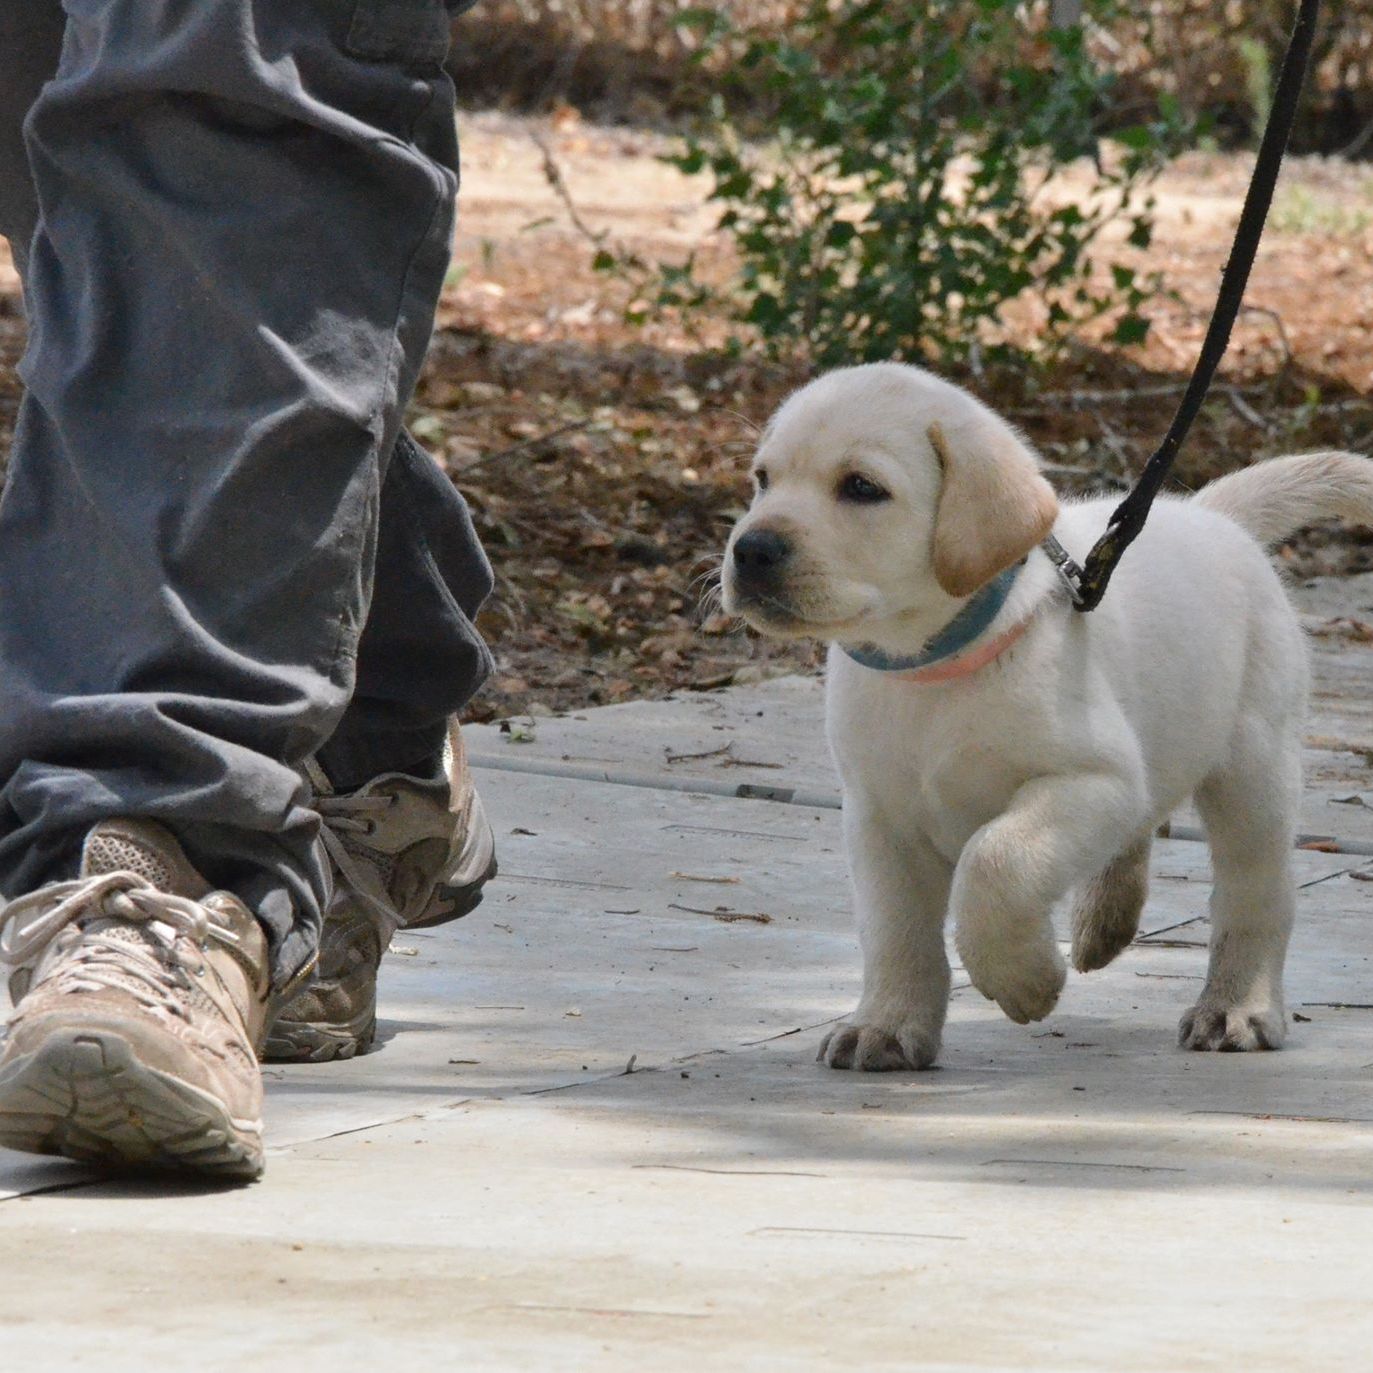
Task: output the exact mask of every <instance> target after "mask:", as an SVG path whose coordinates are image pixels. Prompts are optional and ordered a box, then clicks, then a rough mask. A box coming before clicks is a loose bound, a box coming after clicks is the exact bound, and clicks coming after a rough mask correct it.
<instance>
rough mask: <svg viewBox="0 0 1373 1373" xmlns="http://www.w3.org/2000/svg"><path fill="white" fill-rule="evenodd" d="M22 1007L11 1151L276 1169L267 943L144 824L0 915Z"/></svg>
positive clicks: (233, 1170)
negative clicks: (270, 1129)
mask: <svg viewBox="0 0 1373 1373" xmlns="http://www.w3.org/2000/svg"><path fill="white" fill-rule="evenodd" d="M0 962H3V963H4V964H5V965H7V967H8V968H9V971H10V977H9V987H10V995H11V997H12V999H13V1001H14V1003H15V1010H14V1012H13V1014H12V1015H11V1017H10V1020H9V1024H8V1026H7V1028H6V1031H5V1036H4V1041H3V1049H0V1145H5V1146H6V1147H8V1148H10V1149H22V1150H25V1151H27V1152H29V1153H35V1154H65V1155H66V1156H67V1157H68V1158H74V1159H81V1160H83V1161H85V1162H90V1163H98V1164H103V1165H106V1166H109V1167H117V1168H130V1169H139V1170H148V1169H157V1170H168V1169H171V1170H179V1171H188V1172H195V1173H208V1174H212V1175H215V1176H220V1177H226V1178H253V1177H256V1176H257V1175H258V1174H259V1173H260V1172H261V1171H262V1079H261V1074H260V1073H259V1071H258V1065H257V1053H256V1048H257V1044H258V1042H259V1040H260V1038H261V1035H262V1032H263V1028H264V1025H265V1022H266V1018H267V1009H266V1008H267V997H268V987H269V984H268V973H267V940H266V937H265V936H264V934H263V932H262V929H261V927H260V926H259V925H258V923H257V921H256V920H255V919H254V918H253V916H252V915H251V914H250V913H249V911H248V909H247V907H245V906H244V905H243V903H242V902H241V901H239V899H238V898H237V897H236V896H232V895H230V894H229V893H228V892H222V891H211V889H210V885H209V883H207V882H206V881H205V879H204V878H203V877H201V875H200V874H199V873H198V872H197V871H196V870H195V869H194V868H193V867H192V866H191V864H190V862H189V861H188V860H187V858H186V855H185V854H184V853H183V852H182V850H181V846H180V845H179V844H178V843H177V841H176V840H175V839H174V838H173V837H172V836H171V835H170V834H169V833H168V832H167V831H166V830H165V829H163V828H162V827H161V826H160V825H156V824H153V823H152V822H150V821H145V820H110V821H106V822H105V823H103V824H100V825H97V826H96V827H95V828H94V829H93V830H91V832H90V834H89V835H87V837H86V843H85V846H84V848H83V850H82V860H81V875H80V876H79V877H77V878H76V879H75V880H73V881H70V882H55V883H52V884H51V885H50V886H46V887H41V888H40V889H39V890H38V891H35V892H31V893H29V894H28V895H26V896H21V897H19V898H18V899H17V900H14V901H11V902H10V903H9V904H8V905H7V906H4V907H3V908H2V909H0Z"/></svg>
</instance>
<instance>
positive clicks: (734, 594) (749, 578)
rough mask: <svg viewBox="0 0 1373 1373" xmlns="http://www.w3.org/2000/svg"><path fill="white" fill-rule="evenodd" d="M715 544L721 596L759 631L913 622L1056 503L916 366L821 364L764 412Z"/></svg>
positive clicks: (1010, 440) (934, 610)
mask: <svg viewBox="0 0 1373 1373" xmlns="http://www.w3.org/2000/svg"><path fill="white" fill-rule="evenodd" d="M753 474H754V482H755V495H754V499H753V504H752V505H751V506H750V508H749V510H748V512H747V513H746V514H745V515H744V517H743V518H742V519H741V520H740V521H739V523H738V524H737V525H736V526H735V528H734V531H733V533H732V534H731V535H730V540H729V546H728V548H727V549H726V551H725V563H724V572H723V586H724V604H725V608H726V609H727V610H728V611H730V612H731V613H732V614H737V615H741V616H743V618H744V619H746V620H747V621H748V622H749V623H750V624H752V625H753V626H754V627H755V628H756V629H759V630H761V631H763V632H764V633H768V634H773V635H777V636H781V637H787V638H801V637H808V638H824V639H834V640H838V641H840V642H850V643H853V642H864V641H872V642H880V641H882V640H883V639H888V638H890V636H891V633H892V632H893V629H894V627H896V628H898V629H899V627H904V628H905V629H907V630H912V631H917V632H922V633H923V632H924V631H927V630H929V631H932V630H933V629H935V628H937V627H938V625H939V624H940V623H942V622H943V620H945V619H947V618H948V614H949V608H950V604H951V602H953V601H956V600H958V599H961V598H963V597H966V596H970V595H971V594H972V593H973V592H974V591H976V590H977V589H978V588H979V587H980V586H982V585H983V584H985V583H986V582H988V581H990V580H991V579H992V578H993V577H995V576H996V574H997V573H998V572H1001V571H1002V570H1003V569H1005V568H1007V567H1010V566H1012V565H1013V564H1014V563H1016V562H1018V561H1019V560H1020V559H1021V558H1023V557H1024V556H1025V554H1026V553H1028V552H1029V551H1030V549H1032V548H1034V547H1035V545H1036V544H1038V543H1039V542H1040V541H1041V540H1042V539H1043V538H1044V537H1045V535H1046V534H1048V532H1049V530H1050V529H1051V528H1052V527H1053V523H1054V518H1055V516H1056V515H1057V512H1058V502H1057V499H1056V498H1055V496H1054V492H1053V489H1052V488H1051V487H1050V486H1049V484H1048V483H1047V482H1046V481H1045V480H1044V478H1043V477H1042V476H1041V475H1040V473H1039V469H1038V463H1037V461H1036V459H1035V457H1034V455H1033V454H1032V453H1031V451H1030V450H1029V448H1028V447H1027V446H1026V445H1025V443H1024V442H1023V441H1022V440H1021V439H1020V438H1019V437H1018V436H1017V435H1016V433H1015V431H1014V430H1013V429H1011V427H1010V426H1009V425H1008V424H1006V423H1005V422H1004V421H1003V420H1001V419H1000V418H998V417H997V416H996V415H995V414H993V413H992V411H990V410H988V409H987V407H986V406H984V405H982V404H981V403H980V402H979V401H976V400H974V399H973V397H972V396H970V395H968V393H967V392H966V391H963V390H961V389H960V388H959V387H957V386H954V385H952V384H951V383H949V382H946V381H942V380H940V379H939V378H938V377H935V376H932V375H931V374H930V373H928V372H925V371H922V370H921V369H920V368H917V367H906V366H903V365H900V364H897V363H877V364H873V365H871V366H866V367H850V368H845V369H843V370H841V371H837V372H831V373H829V374H828V375H826V376H823V377H821V378H819V379H818V380H817V381H814V382H812V383H811V384H810V385H809V386H806V387H804V388H803V389H802V390H800V391H798V392H797V393H796V394H795V395H794V396H792V397H791V398H790V399H789V400H788V401H787V402H786V403H785V404H784V405H783V406H782V407H781V409H780V410H778V412H777V413H776V415H774V416H773V418H772V420H771V422H770V423H769V425H768V428H767V430H766V431H765V433H764V435H763V440H762V443H761V444H760V445H759V448H758V453H757V456H756V457H755V459H754V465H753Z"/></svg>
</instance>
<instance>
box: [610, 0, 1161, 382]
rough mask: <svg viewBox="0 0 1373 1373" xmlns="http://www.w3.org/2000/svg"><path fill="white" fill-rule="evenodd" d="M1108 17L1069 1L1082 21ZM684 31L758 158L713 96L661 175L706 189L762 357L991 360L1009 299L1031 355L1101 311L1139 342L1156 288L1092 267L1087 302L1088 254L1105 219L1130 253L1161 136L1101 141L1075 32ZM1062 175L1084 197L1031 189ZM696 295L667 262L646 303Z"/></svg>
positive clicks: (966, 21) (910, 24)
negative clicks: (759, 101) (1023, 321)
mask: <svg viewBox="0 0 1373 1373" xmlns="http://www.w3.org/2000/svg"><path fill="white" fill-rule="evenodd" d="M1110 8H1111V6H1110V4H1108V3H1106V0H1087V4H1086V5H1085V10H1086V20H1085V22H1086V23H1087V24H1093V23H1098V22H1101V21H1103V20H1105V19H1106V18H1108V17H1109V16H1108V13H1107V12H1108V10H1109V9H1110ZM684 18H685V21H686V22H688V23H690V24H693V25H694V26H696V27H697V29H698V30H699V32H700V35H701V41H700V48H699V52H700V54H701V57H702V59H703V60H711V59H718V55H719V50H720V49H721V47H722V46H724V47H727V48H728V49H729V50H730V52H731V53H732V55H733V64H732V79H733V80H736V81H740V82H746V83H749V85H750V86H751V87H752V88H753V89H754V90H755V91H756V92H758V93H760V94H761V95H763V96H764V97H765V98H764V101H763V106H764V109H765V117H764V119H763V120H762V124H763V126H765V127H766V128H767V130H768V131H769V136H768V137H767V138H766V139H765V140H760V141H750V140H748V139H746V138H745V137H744V135H743V133H742V132H741V130H740V129H739V127H738V126H737V125H736V123H735V122H734V119H733V118H732V117H731V116H730V114H729V113H728V112H727V111H728V108H729V104H728V102H727V101H726V100H725V99H724V98H718V99H717V100H716V101H715V103H714V106H713V111H712V114H711V116H710V118H709V119H708V120H707V121H706V122H705V123H704V124H703V126H702V127H701V128H700V129H699V130H698V131H696V132H695V133H693V134H692V135H691V136H689V137H688V138H687V139H686V141H685V145H684V147H683V148H682V149H681V151H680V153H679V154H677V155H676V156H675V157H674V158H672V159H671V160H672V161H674V162H675V163H676V165H677V166H678V167H680V168H681V169H682V170H683V171H686V172H693V173H694V172H702V171H704V172H708V173H709V174H710V175H711V176H712V177H713V189H712V191H711V199H712V200H713V201H715V202H716V203H717V204H718V205H719V207H720V210H721V214H720V219H719V226H720V228H721V229H723V230H724V231H725V232H726V233H727V234H728V235H729V237H730V238H731V240H732V241H733V244H734V246H735V248H736V250H737V253H738V256H739V259H740V265H741V276H740V280H739V282H738V283H737V290H736V291H732V292H731V293H730V295H729V296H728V298H727V299H728V303H729V305H730V307H731V308H732V310H733V311H734V313H735V314H736V316H737V318H739V319H740V320H742V321H743V322H745V323H746V324H749V325H752V326H753V327H754V328H755V329H756V330H757V332H758V334H759V335H760V336H761V337H762V339H763V340H765V341H766V343H767V344H768V345H770V346H771V347H772V348H773V350H775V351H788V352H790V351H796V350H798V349H799V350H800V351H802V352H803V353H804V354H807V355H808V356H810V357H811V358H812V359H813V360H814V361H815V362H817V363H819V364H822V365H829V364H833V363H836V362H840V361H856V360H863V359H874V358H887V357H909V358H912V359H916V358H922V357H923V358H929V359H933V360H936V361H941V362H948V361H950V360H956V359H958V358H959V357H961V356H963V355H965V354H966V353H967V352H968V350H969V349H970V348H972V347H973V346H974V345H975V344H976V345H977V346H979V347H982V348H985V349H986V350H988V351H989V352H990V351H993V350H997V349H999V348H1002V347H1004V339H1003V337H1002V332H1001V330H999V329H998V327H997V325H998V321H999V319H1000V316H1001V313H1002V311H1003V309H1004V307H1005V306H1006V304H1007V303H1008V302H1010V301H1013V300H1015V299H1016V298H1017V297H1018V296H1021V295H1022V294H1023V293H1025V292H1031V291H1033V292H1035V293H1037V294H1038V295H1040V296H1042V297H1043V299H1044V300H1045V302H1046V305H1047V319H1048V330H1047V333H1046V335H1045V337H1044V339H1043V344H1044V345H1045V346H1052V345H1053V344H1054V343H1056V342H1058V341H1061V339H1062V338H1063V337H1064V336H1065V334H1066V332H1067V331H1068V330H1069V329H1070V328H1071V327H1072V326H1074V325H1077V324H1080V323H1081V322H1083V321H1084V320H1085V319H1087V318H1090V317H1095V316H1099V315H1101V314H1102V313H1103V312H1106V311H1110V310H1118V311H1119V317H1118V319H1117V320H1116V322H1115V338H1116V339H1117V340H1118V341H1121V342H1134V341H1138V340H1140V339H1142V338H1143V337H1144V334H1145V332H1146V329H1147V322H1146V321H1145V320H1144V318H1143V317H1142V316H1141V314H1140V313H1139V311H1140V307H1141V305H1143V304H1144V302H1145V301H1146V300H1148V299H1149V297H1150V296H1151V294H1152V293H1153V292H1154V291H1155V290H1156V288H1157V282H1156V281H1155V280H1154V279H1153V278H1152V277H1149V276H1146V275H1142V274H1139V273H1137V272H1136V271H1135V269H1134V268H1132V267H1130V266H1128V265H1125V264H1123V263H1114V264H1110V271H1109V275H1108V278H1107V279H1108V280H1109V285H1107V286H1106V287H1105V288H1101V287H1097V286H1094V285H1093V284H1092V254H1091V252H1090V251H1089V250H1091V249H1092V248H1093V246H1094V245H1095V244H1097V242H1098V240H1099V239H1100V237H1101V234H1102V231H1103V230H1104V229H1105V228H1106V227H1107V226H1108V225H1109V224H1111V223H1113V222H1115V221H1117V220H1121V219H1123V220H1124V223H1125V228H1126V239H1127V241H1128V242H1129V243H1130V244H1131V245H1133V246H1135V247H1137V248H1143V247H1147V246H1148V243H1149V239H1150V234H1151V229H1152V201H1151V200H1150V199H1149V198H1148V196H1147V194H1146V193H1145V192H1146V187H1147V184H1148V182H1149V181H1150V179H1151V178H1152V177H1153V176H1154V175H1155V174H1156V173H1157V171H1158V170H1159V169H1160V168H1161V166H1162V164H1163V161H1164V158H1165V155H1166V153H1167V152H1168V150H1169V149H1170V148H1171V147H1172V146H1173V145H1174V143H1175V141H1176V139H1177V136H1178V135H1179V133H1180V130H1179V129H1178V128H1176V127H1175V125H1176V122H1177V121H1176V118H1175V117H1173V118H1171V119H1170V118H1167V117H1165V118H1164V119H1162V120H1160V121H1158V122H1156V123H1154V124H1152V125H1148V126H1137V127H1129V128H1123V129H1122V128H1117V129H1116V130H1114V132H1113V134H1112V143H1111V145H1106V146H1104V145H1103V144H1102V143H1101V141H1100V139H1099V137H1098V131H1097V123H1096V121H1097V118H1098V116H1099V113H1100V112H1101V111H1102V110H1103V109H1105V108H1107V106H1108V101H1109V95H1110V86H1111V82H1112V77H1111V76H1110V74H1109V73H1107V72H1105V71H1104V70H1102V69H1100V68H1099V67H1098V66H1097V65H1096V64H1095V63H1094V62H1093V61H1092V60H1091V57H1090V56H1089V53H1088V48H1087V43H1086V40H1085V33H1084V26H1083V25H1082V24H1078V25H1073V26H1071V27H1064V28H1054V27H1052V26H1051V25H1050V24H1049V23H1048V22H1047V18H1046V16H1045V14H1044V13H1043V12H1042V9H1041V7H1036V6H1034V5H1028V6H1027V5H1026V4H1025V3H1023V0H924V3H918V4H910V5H893V4H889V3H882V2H880V0H810V3H809V4H807V5H806V7H805V8H804V10H803V11H802V13H801V14H800V15H799V17H798V18H797V20H796V21H795V22H794V23H793V24H791V25H790V26H788V28H787V29H786V30H785V32H782V33H779V32H777V31H776V30H775V29H774V30H770V31H769V30H749V29H747V28H739V27H736V26H735V25H734V24H733V23H732V22H731V21H730V20H729V19H728V18H727V17H726V16H725V14H724V12H723V11H722V10H720V9H718V8H716V9H712V10H697V11H691V12H689V13H688V14H687V15H686V16H684ZM1083 158H1086V159H1089V160H1090V162H1091V164H1092V165H1093V167H1094V169H1095V170H1094V174H1093V177H1092V187H1091V190H1090V192H1087V193H1081V194H1072V195H1066V194H1065V193H1064V191H1063V188H1062V186H1056V185H1054V184H1052V183H1050V184H1048V185H1046V182H1047V181H1048V180H1049V178H1052V177H1053V176H1054V174H1055V173H1057V172H1060V171H1062V170H1064V169H1065V168H1066V167H1067V166H1068V165H1069V164H1070V163H1073V162H1076V161H1077V160H1079V159H1083ZM600 260H601V264H602V265H603V266H604V265H609V264H610V255H609V254H602V255H601V259H600ZM707 294H708V293H707V292H706V290H705V288H704V287H703V286H702V285H701V283H700V281H699V280H698V278H697V275H696V272H695V264H694V263H691V262H688V263H687V264H686V265H685V266H682V265H678V266H676V267H673V268H670V269H667V270H666V271H664V272H663V273H661V274H660V275H659V276H658V278H657V281H656V286H655V293H654V294H653V295H652V297H651V299H652V300H653V302H654V303H655V304H657V305H658V306H679V307H685V308H687V309H690V308H692V307H694V306H697V305H699V304H701V303H702V302H703V300H704V299H705V298H706V297H707Z"/></svg>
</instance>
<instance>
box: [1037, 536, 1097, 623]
mask: <svg viewBox="0 0 1373 1373" xmlns="http://www.w3.org/2000/svg"><path fill="white" fill-rule="evenodd" d="M1039 546H1040V547H1041V548H1042V549H1043V550H1044V552H1045V553H1046V554H1047V555H1048V558H1049V561H1050V562H1051V563H1053V565H1054V569H1055V570H1056V571H1057V573H1058V579H1059V581H1061V582H1062V583H1063V585H1064V587H1065V588H1066V589H1067V592H1068V595H1069V597H1070V598H1071V600H1072V602H1073V604H1074V605H1077V606H1080V605H1084V604H1086V599H1087V598H1086V597H1085V596H1084V595H1083V592H1082V569H1081V568H1080V567H1079V566H1078V565H1077V564H1076V563H1075V562H1074V561H1073V559H1072V557H1071V556H1070V554H1069V553H1068V550H1067V549H1066V548H1064V547H1063V545H1062V544H1061V543H1059V541H1058V540H1057V539H1056V538H1054V536H1053V535H1052V534H1050V535H1048V536H1047V537H1046V538H1045V539H1044V541H1043V543H1041V544H1040V545H1039Z"/></svg>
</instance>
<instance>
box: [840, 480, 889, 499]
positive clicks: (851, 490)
mask: <svg viewBox="0 0 1373 1373" xmlns="http://www.w3.org/2000/svg"><path fill="white" fill-rule="evenodd" d="M838 495H839V499H840V500H841V501H852V502H853V503H854V504H855V505H876V504H877V503H878V502H879V501H889V500H891V492H890V491H888V490H887V489H886V488H885V487H882V486H878V484H877V483H876V482H875V481H873V479H872V478H871V477H865V476H863V474H862V473H861V472H850V473H849V474H848V476H847V477H845V478H843V480H841V481H840V483H839V492H838Z"/></svg>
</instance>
